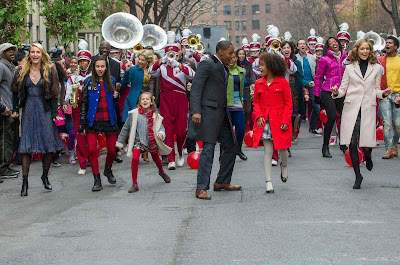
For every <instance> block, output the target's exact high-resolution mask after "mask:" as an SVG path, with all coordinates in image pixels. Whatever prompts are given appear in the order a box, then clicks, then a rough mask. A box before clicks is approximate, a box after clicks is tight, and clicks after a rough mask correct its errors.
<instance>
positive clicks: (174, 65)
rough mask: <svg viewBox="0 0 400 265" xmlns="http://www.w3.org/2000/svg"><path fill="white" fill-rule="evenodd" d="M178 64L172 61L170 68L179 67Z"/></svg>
mask: <svg viewBox="0 0 400 265" xmlns="http://www.w3.org/2000/svg"><path fill="white" fill-rule="evenodd" d="M179 64H180V63H179V62H177V61H176V60H172V61H171V66H172V67H179Z"/></svg>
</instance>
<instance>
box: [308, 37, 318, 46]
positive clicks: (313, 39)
mask: <svg viewBox="0 0 400 265" xmlns="http://www.w3.org/2000/svg"><path fill="white" fill-rule="evenodd" d="M307 43H308V44H317V37H316V36H310V37H308V39H307Z"/></svg>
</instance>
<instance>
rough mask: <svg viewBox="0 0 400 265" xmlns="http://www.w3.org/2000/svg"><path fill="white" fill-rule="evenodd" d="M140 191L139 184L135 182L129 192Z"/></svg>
mask: <svg viewBox="0 0 400 265" xmlns="http://www.w3.org/2000/svg"><path fill="white" fill-rule="evenodd" d="M137 191H139V186H138V184H137V183H133V184H132V186H131V187H130V188H129V190H128V193H134V192H137Z"/></svg>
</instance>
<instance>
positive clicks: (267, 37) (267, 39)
mask: <svg viewBox="0 0 400 265" xmlns="http://www.w3.org/2000/svg"><path fill="white" fill-rule="evenodd" d="M271 37H272V36H271V35H268V36H266V37H265V43H268V41H269V39H270V38H271Z"/></svg>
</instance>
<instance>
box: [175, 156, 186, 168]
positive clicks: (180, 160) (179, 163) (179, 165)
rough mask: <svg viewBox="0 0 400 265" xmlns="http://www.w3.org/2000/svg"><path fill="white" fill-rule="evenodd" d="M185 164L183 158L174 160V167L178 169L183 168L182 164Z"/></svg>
mask: <svg viewBox="0 0 400 265" xmlns="http://www.w3.org/2000/svg"><path fill="white" fill-rule="evenodd" d="M184 163H185V158H183V156H179V157H178V158H177V159H176V165H177V166H178V167H183V164H184Z"/></svg>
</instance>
